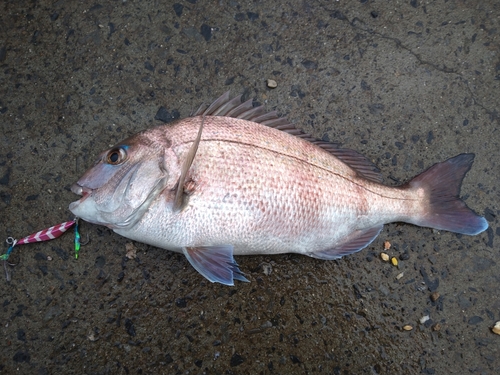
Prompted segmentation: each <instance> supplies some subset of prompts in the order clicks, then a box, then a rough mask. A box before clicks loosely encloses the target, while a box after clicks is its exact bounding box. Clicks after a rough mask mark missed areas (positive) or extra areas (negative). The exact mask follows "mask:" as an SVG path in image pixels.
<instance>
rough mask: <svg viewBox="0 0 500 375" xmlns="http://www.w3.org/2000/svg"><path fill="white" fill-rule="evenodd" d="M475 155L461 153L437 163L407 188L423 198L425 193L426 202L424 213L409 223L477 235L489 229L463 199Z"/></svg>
mask: <svg viewBox="0 0 500 375" xmlns="http://www.w3.org/2000/svg"><path fill="white" fill-rule="evenodd" d="M474 156H475V155H474V154H460V155H457V156H455V157H453V158H451V159H448V160H446V161H444V162H442V163H437V164H434V165H433V166H432V167H430V168H429V169H427V170H426V171H424V172H422V173H421V174H419V175H418V176H417V177H415V178H414V179H413V180H411V181H410V182H409V183H408V184H406V185H405V188H407V189H410V190H414V191H415V192H417V194H419V195H420V194H422V192H423V196H424V197H425V201H426V203H425V204H424V209H423V213H421V214H420V215H416V217H413V218H412V219H411V220H409V221H410V222H411V223H413V224H416V225H419V226H423V227H431V228H435V229H440V230H447V231H450V232H455V233H461V234H468V235H476V234H478V233H481V232H483V231H485V230H486V229H487V228H488V223H487V221H486V219H485V218H484V217H481V216H479V215H477V214H476V213H475V212H474V211H472V210H471V209H470V208H469V207H467V205H466V204H465V203H464V201H462V200H461V199H460V197H459V194H460V187H461V185H462V181H463V179H464V177H465V174H466V173H467V172H468V171H469V170H470V168H471V166H472V163H473V162H474ZM418 190H420V192H418Z"/></svg>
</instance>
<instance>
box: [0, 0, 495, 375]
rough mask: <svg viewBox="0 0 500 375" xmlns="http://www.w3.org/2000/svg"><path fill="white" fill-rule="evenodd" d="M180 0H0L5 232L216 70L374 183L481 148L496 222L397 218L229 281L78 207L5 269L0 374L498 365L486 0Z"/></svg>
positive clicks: (193, 96)
mask: <svg viewBox="0 0 500 375" xmlns="http://www.w3.org/2000/svg"><path fill="white" fill-rule="evenodd" d="M177 1H178V2H177V3H174V2H162V1H108V2H107V1H104V0H103V1H100V2H94V3H88V2H80V1H62V0H61V1H57V2H53V1H50V2H49V1H38V2H31V1H4V2H3V3H2V4H0V20H1V22H0V30H1V34H0V68H1V69H0V124H1V134H0V147H1V148H0V198H1V199H0V210H1V212H0V234H1V236H2V237H3V238H7V237H9V236H12V237H15V238H21V237H23V236H26V235H28V234H31V233H33V232H35V231H37V230H40V229H43V228H46V227H49V226H51V225H54V224H56V223H59V222H62V221H65V220H68V219H71V218H72V217H71V214H70V212H69V211H68V209H67V207H68V204H69V203H70V202H71V201H73V200H76V196H75V195H74V194H72V193H71V192H70V191H69V186H70V185H71V184H72V183H73V182H74V181H76V180H77V178H78V177H79V176H80V175H81V174H82V173H83V172H84V171H85V169H86V168H88V167H89V166H91V165H92V163H93V160H94V158H95V157H96V155H97V154H98V153H100V152H101V151H102V150H104V149H106V148H108V147H109V146H110V145H112V144H114V143H115V142H117V141H119V140H121V139H123V138H125V137H126V136H128V135H130V134H132V133H134V132H136V131H138V130H141V129H145V128H148V127H150V126H153V125H156V124H159V123H160V120H164V121H168V120H171V119H172V118H176V117H178V116H181V117H185V116H188V115H189V113H190V112H191V110H192V109H195V108H196V107H197V106H198V105H199V104H200V103H202V102H209V101H210V100H213V99H215V98H217V97H218V96H219V95H220V94H221V93H223V92H225V91H227V90H229V89H230V90H231V91H232V93H234V94H238V93H245V96H246V97H251V98H255V100H256V101H257V102H259V103H262V104H265V105H266V106H267V107H268V108H269V109H277V110H278V111H279V112H280V113H282V114H283V115H286V116H287V117H288V118H289V119H290V120H291V121H293V122H294V123H296V124H297V126H298V127H299V128H302V129H304V130H305V131H307V132H310V133H312V134H314V135H315V136H316V137H318V138H322V139H324V140H331V141H335V142H339V143H341V144H342V145H344V146H346V147H350V148H353V149H356V150H358V151H359V152H361V153H363V154H364V155H366V156H367V157H368V158H370V159H371V160H373V161H374V162H375V163H376V164H377V165H378V166H379V167H380V169H381V170H382V174H383V175H384V176H385V177H386V180H385V181H386V183H388V184H397V183H401V182H404V181H406V180H408V179H409V178H411V177H413V176H414V175H416V174H418V173H419V172H420V171H422V170H423V169H424V168H426V167H428V166H430V165H432V164H434V163H435V162H438V161H442V160H444V159H447V158H449V157H451V156H454V155H457V154H460V153H463V152H474V153H475V154H476V161H475V164H474V166H473V168H472V170H471V171H470V172H469V173H468V175H467V178H466V179H465V181H464V185H463V188H462V196H463V197H464V198H465V200H466V202H467V204H468V205H469V206H470V207H472V208H473V209H475V210H476V211H477V212H478V213H480V214H482V215H485V216H486V218H487V220H488V221H489V224H490V228H489V229H488V231H487V232H485V233H482V234H480V235H478V236H475V237H469V236H460V235H456V234H452V233H447V232H437V231H434V230H431V229H427V228H418V227H415V226H411V225H406V224H391V225H387V226H386V227H385V228H384V230H383V232H382V234H381V235H380V237H379V238H378V239H377V240H376V241H375V242H373V243H372V244H371V245H370V246H369V247H368V248H367V249H365V250H363V251H362V252H360V253H358V254H355V255H352V256H349V257H346V258H344V259H341V260H339V261H333V262H325V261H320V260H315V259H311V258H307V257H303V256H298V255H283V256H253V257H239V258H238V259H237V260H238V262H239V264H240V266H241V269H242V270H243V271H244V272H246V275H247V277H248V278H249V279H250V280H251V283H238V284H237V285H236V286H235V287H226V286H223V285H219V284H211V283H209V282H207V281H205V279H203V278H202V277H201V276H200V275H199V274H198V273H197V272H196V271H195V270H194V269H193V268H192V267H191V266H190V265H189V264H188V262H187V261H186V260H185V258H184V257H183V256H181V255H178V254H174V253H170V252H168V251H165V250H161V249H157V248H153V247H149V246H146V245H143V244H140V243H134V244H133V246H134V247H135V248H136V250H137V257H136V258H135V259H129V258H127V257H126V256H125V255H126V245H127V244H129V243H130V241H129V240H127V239H125V238H122V237H119V236H118V235H116V234H114V233H113V232H111V231H110V230H108V229H106V228H104V227H98V226H95V225H91V224H87V223H83V224H82V225H81V232H82V236H83V238H84V239H85V238H86V237H87V235H88V236H89V238H90V243H89V244H88V245H87V246H84V247H83V248H82V250H81V252H80V254H81V255H80V258H79V259H78V260H75V259H74V256H73V250H72V249H73V247H72V246H73V245H72V241H73V237H72V235H71V234H66V235H64V236H63V237H61V238H59V239H57V240H54V241H52V242H46V243H41V244H33V245H25V246H20V247H17V248H15V249H14V252H13V253H12V256H11V258H10V259H9V260H12V262H15V263H16V264H17V265H16V266H15V267H10V266H9V267H8V271H9V272H10V276H11V281H10V282H7V281H6V280H5V277H4V275H3V272H4V270H3V269H2V270H1V272H2V275H1V277H2V280H1V282H0V285H1V286H2V287H1V288H0V302H1V304H2V307H1V310H0V311H1V314H0V320H1V337H2V339H1V340H0V345H1V350H0V373H5V374H13V373H20V374H21V373H22V374H60V373H65V374H83V373H85V374H108V373H109V374H250V373H254V374H257V373H258V374H291V373H297V374H299V373H308V374H312V373H318V374H402V373H405V374H420V373H423V374H445V373H449V374H452V373H453V374H465V373H467V374H498V373H499V372H500V352H499V351H500V336H497V335H495V334H493V333H492V332H491V327H492V326H493V324H494V323H495V322H496V321H498V320H500V299H499V293H498V285H499V282H500V278H499V273H498V266H499V264H500V253H499V244H498V239H497V235H498V234H499V233H500V225H499V222H498V215H499V203H500V197H499V191H498V188H497V185H498V177H499V175H500V174H499V166H498V165H499V164H498V160H499V157H500V152H499V148H500V144H499V143H500V134H499V114H498V108H499V101H500V100H499V94H500V90H499V82H500V56H499V48H500V39H499V33H500V4H499V3H498V2H495V1H486V2H482V3H481V5H477V4H478V3H477V2H472V3H471V2H463V1H447V2H430V3H427V2H423V1H415V0H412V1H405V2H399V3H395V2H375V1H349V2H347V1H303V2H301V1H287V2H285V1H276V2H274V1H273V2H271V1H210V2H204V1H201V0H200V1H196V0H186V1H184V0H177ZM266 79H274V80H275V81H276V82H277V83H278V87H277V88H276V89H269V88H267V87H266ZM161 107H163V109H162V110H161V111H160V108H161ZM155 116H156V118H155ZM386 240H387V241H390V242H391V244H392V247H391V248H390V249H389V250H388V251H387V252H388V254H389V255H390V256H394V257H396V258H398V259H399V265H398V267H395V266H393V265H391V264H390V263H385V262H383V261H381V260H380V257H379V253H380V252H381V251H382V250H383V244H384V241H386ZM129 246H130V245H129ZM6 250H7V246H6V245H4V246H3V247H2V252H5V251H6ZM2 268H3V267H2ZM398 274H402V277H401V278H399V279H398V278H397V276H398ZM434 292H437V293H438V294H439V296H438V298H437V300H435V301H433V300H432V299H431V294H432V293H434ZM435 296H437V295H435ZM426 315H428V316H429V318H430V320H428V321H427V322H425V323H420V322H419V320H420V318H422V317H424V316H426ZM405 325H410V326H412V327H413V329H412V330H411V331H405V330H404V329H403V327H404V326H405Z"/></svg>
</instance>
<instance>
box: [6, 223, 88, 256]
mask: <svg viewBox="0 0 500 375" xmlns="http://www.w3.org/2000/svg"><path fill="white" fill-rule="evenodd" d="M73 225H74V226H75V258H76V259H78V252H79V251H80V233H79V232H78V218H75V219H73V220H70V221H65V222H64V223H61V224H58V225H54V226H52V227H50V228H47V229H44V230H41V231H39V232H36V233H33V234H31V235H29V236H27V237H24V238H23V239H20V240H16V239H14V238H12V237H9V238H7V244H9V248H8V250H7V252H6V253H5V254H2V255H0V260H3V261H6V260H7V259H9V256H10V254H11V253H12V250H13V249H14V246H17V245H24V244H27V243H33V242H42V241H49V240H53V239H54V238H57V237H60V236H61V235H62V234H63V233H64V232H66V231H67V230H68V229H69V228H71V227H72V226H73Z"/></svg>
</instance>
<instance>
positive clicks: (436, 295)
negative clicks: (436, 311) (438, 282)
mask: <svg viewBox="0 0 500 375" xmlns="http://www.w3.org/2000/svg"><path fill="white" fill-rule="evenodd" d="M438 299H439V293H438V292H434V293H432V294H431V301H432V302H436V301H437V300H438Z"/></svg>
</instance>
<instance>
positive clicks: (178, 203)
mask: <svg viewBox="0 0 500 375" xmlns="http://www.w3.org/2000/svg"><path fill="white" fill-rule="evenodd" d="M204 121H205V117H203V118H202V119H201V125H200V129H199V130H198V135H197V136H196V139H195V140H194V142H193V144H192V145H191V148H190V149H189V152H188V154H187V156H186V160H184V164H183V165H182V169H181V175H180V177H179V181H177V185H176V186H177V190H176V192H175V199H174V207H173V208H174V211H177V210H180V209H181V208H182V206H183V203H184V183H185V182H186V176H187V174H188V172H189V168H191V165H192V164H193V160H194V157H195V155H196V151H198V146H199V144H200V140H201V132H202V131H203V122H204Z"/></svg>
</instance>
